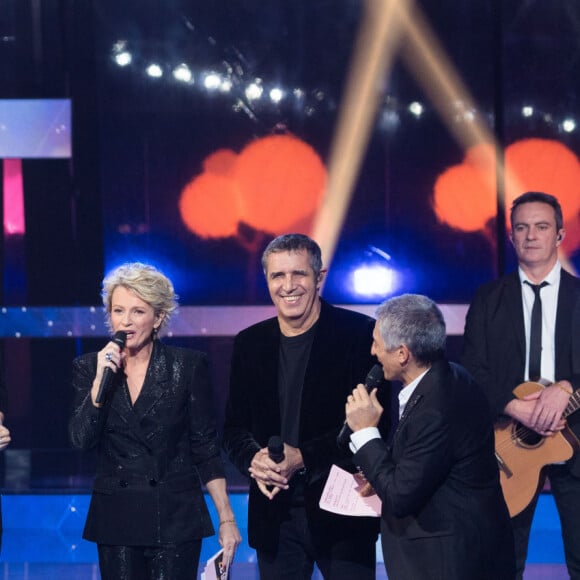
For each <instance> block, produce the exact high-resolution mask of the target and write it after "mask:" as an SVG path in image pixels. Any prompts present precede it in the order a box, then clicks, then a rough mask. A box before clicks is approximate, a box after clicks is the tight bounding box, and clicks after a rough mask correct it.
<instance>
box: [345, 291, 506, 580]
mask: <svg viewBox="0 0 580 580" xmlns="http://www.w3.org/2000/svg"><path fill="white" fill-rule="evenodd" d="M373 339H374V340H373V345H372V353H373V354H374V355H375V356H376V357H377V359H378V360H379V362H380V363H381V364H382V366H383V371H384V376H385V378H386V379H388V380H393V381H401V382H402V385H403V388H402V390H401V392H400V394H399V413H400V415H401V418H400V421H399V425H398V427H397V430H396V432H395V434H394V436H393V440H392V443H391V445H390V446H387V444H386V442H385V441H384V440H383V439H382V438H381V437H380V434H379V432H378V430H377V429H376V425H377V423H378V421H379V418H380V416H381V414H382V412H383V409H382V407H381V405H380V403H379V402H378V400H377V397H376V391H375V390H372V391H371V393H370V394H369V393H368V392H367V389H366V388H365V387H364V386H363V385H358V386H357V387H356V389H355V390H354V391H353V393H352V394H351V395H350V396H349V397H348V399H347V405H346V418H347V421H348V424H349V426H350V428H351V429H352V430H353V434H352V435H351V444H352V447H353V449H354V450H355V451H356V453H355V455H354V461H355V463H356V464H357V465H358V466H360V467H361V468H362V471H363V473H364V475H365V477H366V478H367V480H368V482H369V483H370V485H371V486H372V487H373V489H374V490H375V491H376V493H377V494H378V496H379V497H380V498H381V500H382V521H381V539H382V544H383V554H384V558H385V567H386V569H387V575H388V577H389V580H410V579H412V580H508V579H509V580H511V579H513V577H514V569H515V565H514V548H513V538H512V534H511V530H510V525H509V514H508V511H507V507H506V505H505V502H504V499H503V495H502V492H501V488H500V485H499V474H498V470H497V465H496V461H495V456H494V448H493V427H492V421H491V416H490V412H489V407H488V405H487V401H486V400H485V397H484V395H483V394H482V393H481V392H480V390H479V389H478V388H477V386H476V385H475V384H474V383H473V381H472V379H471V378H470V376H469V374H468V373H467V372H466V371H465V369H463V368H462V367H460V366H458V365H455V364H453V363H448V362H447V361H446V360H445V359H444V350H445V339H446V332H445V321H444V320H443V315H442V314H441V311H440V310H439V308H438V307H437V305H436V304H435V303H434V302H432V301H431V300H430V299H429V298H427V297H426V296H420V295H416V294H404V295H402V296H398V297H396V298H391V299H390V300H387V301H386V302H385V303H383V304H382V305H381V306H380V307H379V309H378V310H377V322H376V324H375V329H374V333H373Z"/></svg>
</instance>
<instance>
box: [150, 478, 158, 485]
mask: <svg viewBox="0 0 580 580" xmlns="http://www.w3.org/2000/svg"><path fill="white" fill-rule="evenodd" d="M149 485H150V486H151V487H155V486H156V485H157V480H156V479H153V478H151V479H150V480H149Z"/></svg>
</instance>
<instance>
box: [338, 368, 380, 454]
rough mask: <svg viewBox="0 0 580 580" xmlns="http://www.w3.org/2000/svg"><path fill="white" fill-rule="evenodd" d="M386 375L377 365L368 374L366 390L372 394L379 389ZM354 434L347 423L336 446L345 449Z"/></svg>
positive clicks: (339, 435)
mask: <svg viewBox="0 0 580 580" xmlns="http://www.w3.org/2000/svg"><path fill="white" fill-rule="evenodd" d="M383 379H384V375H383V367H382V366H381V365H379V364H376V365H375V366H374V367H373V368H372V369H371V370H370V371H369V373H368V375H367V377H366V379H365V382H364V385H365V388H366V390H367V391H368V392H369V393H370V392H371V391H372V390H373V389H374V388H376V387H379V386H380V385H381V383H382V382H383ZM351 434H352V429H351V428H350V427H349V426H348V423H347V422H346V421H345V422H344V425H343V426H342V429H341V430H340V433H339V434H338V437H337V438H336V444H337V445H338V446H339V447H340V448H341V449H344V448H346V447H347V446H348V440H349V438H350V436H351Z"/></svg>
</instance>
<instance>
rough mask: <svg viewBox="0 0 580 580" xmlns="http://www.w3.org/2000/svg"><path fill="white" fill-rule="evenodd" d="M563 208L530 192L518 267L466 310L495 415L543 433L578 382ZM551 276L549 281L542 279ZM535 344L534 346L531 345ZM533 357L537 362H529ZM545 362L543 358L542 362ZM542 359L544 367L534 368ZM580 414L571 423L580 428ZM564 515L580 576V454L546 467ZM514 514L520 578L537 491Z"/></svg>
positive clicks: (569, 554) (578, 335)
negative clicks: (519, 394) (537, 312)
mask: <svg viewBox="0 0 580 580" xmlns="http://www.w3.org/2000/svg"><path fill="white" fill-rule="evenodd" d="M564 236H565V231H564V228H563V217H562V208H561V207H560V204H559V203H558V200H557V199H556V198H555V197H553V196H551V195H548V194H545V193H540V192H528V193H525V194H523V195H521V196H520V197H518V198H517V199H516V200H515V201H514V203H513V206H512V208H511V236H510V237H511V241H512V244H513V246H514V248H515V252H516V255H517V258H518V264H519V268H518V271H517V272H513V273H511V274H508V275H506V276H504V277H502V278H500V279H499V280H496V281H493V282H491V283H488V284H486V285H484V286H482V287H481V288H479V290H478V291H477V293H476V295H475V297H474V299H473V302H472V303H471V306H470V308H469V311H468V314H467V320H466V325H465V337H464V338H465V341H464V356H463V363H464V365H465V366H466V367H467V369H468V370H469V371H471V373H472V374H473V376H474V377H475V380H476V381H477V382H478V383H479V384H480V385H481V387H482V388H483V390H484V391H485V393H486V395H487V397H488V399H489V401H490V404H491V408H492V414H493V416H494V417H499V416H500V415H502V414H503V415H507V416H509V417H511V418H513V419H514V420H516V421H518V422H519V423H521V424H523V425H524V426H526V427H528V428H530V429H532V430H533V431H536V432H537V433H539V434H540V435H542V436H550V435H552V434H554V433H555V432H557V431H559V430H561V429H562V428H563V427H564V421H563V418H562V414H563V412H564V410H565V409H566V406H567V404H568V401H569V397H570V395H571V393H572V391H573V390H576V389H577V388H578V386H579V385H580V281H579V280H578V279H577V278H575V277H574V276H572V275H570V274H569V273H568V272H566V271H565V270H563V269H562V266H561V264H560V262H559V260H558V247H559V246H560V244H561V243H562V240H563V239H564ZM544 283H546V284H544ZM531 285H541V286H542V288H541V291H540V290H538V292H539V295H540V300H541V304H542V308H541V316H542V318H541V320H542V323H541V328H542V331H541V338H540V340H541V353H539V355H538V357H534V356H532V357H531V358H532V359H534V360H535V359H536V358H537V359H538V360H536V362H534V360H532V361H530V342H533V341H531V335H532V326H533V325H532V312H533V309H534V306H533V305H534V301H535V294H534V290H533V289H532V286H531ZM532 352H533V351H532ZM530 362H531V367H532V370H530V368H531V367H530ZM540 365H541V366H540ZM534 366H537V367H538V368H539V369H541V370H539V371H538V370H535V371H534V370H533V367H534ZM539 378H541V379H542V382H546V383H547V384H550V386H548V387H547V388H544V389H541V390H539V391H538V392H537V393H536V394H535V395H532V396H530V397H526V398H525V399H518V398H516V397H515V396H514V394H513V390H514V389H515V388H516V387H517V386H518V385H519V384H520V383H522V382H523V381H526V380H533V381H537V380H538V379H539ZM579 419H580V417H578V416H576V415H572V416H571V419H570V426H571V427H572V428H573V430H574V431H575V432H576V434H580V421H579ZM547 474H548V476H549V478H550V483H551V488H552V492H553V494H554V498H555V499H556V505H557V507H558V511H559V514H560V520H561V523H562V535H563V538H564V548H565V553H566V563H567V565H568V572H569V573H570V577H571V578H574V579H576V580H578V579H580V525H579V524H578V513H580V461H579V460H578V458H577V457H575V458H573V459H572V460H570V461H568V463H567V464H565V465H551V466H549V467H548V469H547ZM543 483H544V478H542V479H541V481H540V486H539V488H538V494H537V495H536V497H535V498H534V499H533V501H532V502H531V504H530V505H529V506H528V507H527V508H526V509H525V510H524V511H523V512H521V513H520V514H518V515H517V516H516V517H515V518H513V519H512V526H513V528H514V534H515V542H516V557H517V568H518V578H522V577H523V571H524V567H525V560H526V556H527V547H528V539H529V533H530V528H531V522H532V517H533V513H534V510H535V507H536V503H537V498H538V495H539V492H540V490H541V488H542V487H543Z"/></svg>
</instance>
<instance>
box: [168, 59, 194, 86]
mask: <svg viewBox="0 0 580 580" xmlns="http://www.w3.org/2000/svg"><path fill="white" fill-rule="evenodd" d="M173 78H174V79H175V80H176V81H180V82H182V83H190V82H191V79H193V74H192V72H191V70H190V68H189V67H188V66H187V65H186V64H185V63H182V64H180V65H179V66H176V67H175V68H174V69H173Z"/></svg>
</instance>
